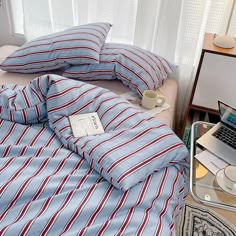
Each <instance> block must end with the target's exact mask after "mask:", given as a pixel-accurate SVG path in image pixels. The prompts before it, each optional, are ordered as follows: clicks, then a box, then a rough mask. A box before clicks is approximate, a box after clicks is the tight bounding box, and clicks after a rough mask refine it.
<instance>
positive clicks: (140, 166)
mask: <svg viewBox="0 0 236 236" xmlns="http://www.w3.org/2000/svg"><path fill="white" fill-rule="evenodd" d="M182 145H183V143H177V144H174V145H172V146H170V147H168V148H166V149H164V150H162V151H160V152H158V153H157V154H156V155H153V156H151V157H150V158H148V159H146V160H144V161H142V162H140V163H139V164H137V165H136V166H134V167H132V168H130V169H129V170H128V171H126V172H125V173H124V174H122V175H121V176H120V177H119V178H118V180H117V183H120V182H122V181H123V180H124V179H125V178H126V177H127V176H129V175H130V174H132V173H133V172H135V171H137V170H138V169H140V168H142V167H143V166H145V165H148V164H149V163H151V162H152V161H153V160H154V159H156V158H158V157H160V156H162V155H164V154H166V153H168V152H169V151H172V150H174V149H176V148H178V147H179V146H182Z"/></svg>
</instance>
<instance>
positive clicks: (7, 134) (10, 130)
mask: <svg viewBox="0 0 236 236" xmlns="http://www.w3.org/2000/svg"><path fill="white" fill-rule="evenodd" d="M15 128H16V123H13V124H12V125H11V126H10V128H9V130H8V132H7V133H6V134H5V135H4V138H3V139H2V140H1V142H0V144H3V143H5V142H6V141H7V139H8V138H9V137H10V136H11V134H12V133H13V131H14V129H15Z"/></svg>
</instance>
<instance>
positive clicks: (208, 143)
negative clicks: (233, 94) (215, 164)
mask: <svg viewBox="0 0 236 236" xmlns="http://www.w3.org/2000/svg"><path fill="white" fill-rule="evenodd" d="M218 106H219V113H220V122H219V123H217V124H216V125H215V126H214V127H213V128H211V129H210V130H209V131H207V132H206V133H205V134H204V135H202V136H201V137H200V138H199V139H198V140H197V143H198V144H200V145H201V146H203V147H204V148H206V149H207V150H208V151H210V152H212V153H213V154H215V155H216V156H218V157H220V158H221V159H222V160H224V161H226V162H228V163H229V164H230V165H236V109H235V108H232V107H230V106H229V105H227V104H225V103H223V102H221V101H218Z"/></svg>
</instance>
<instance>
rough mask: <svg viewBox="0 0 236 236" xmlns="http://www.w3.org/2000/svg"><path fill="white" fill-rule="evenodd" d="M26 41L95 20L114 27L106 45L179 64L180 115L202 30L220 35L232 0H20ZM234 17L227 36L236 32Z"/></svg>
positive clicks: (181, 114) (191, 79) (193, 71)
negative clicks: (146, 52) (131, 46)
mask: <svg viewBox="0 0 236 236" xmlns="http://www.w3.org/2000/svg"><path fill="white" fill-rule="evenodd" d="M22 3H23V12H24V32H25V36H26V39H27V40H30V39H32V38H34V37H37V36H41V35H44V34H49V33H51V32H56V31H60V30H63V29H66V28H67V27H70V26H74V25H80V24H86V23H91V22H96V21H106V22H110V23H112V24H113V27H112V30H111V32H110V34H109V36H108V41H110V42H121V43H128V44H134V45H137V46H140V47H142V48H145V49H147V50H150V51H153V52H155V53H157V54H159V55H161V56H164V57H166V58H167V59H168V60H170V61H171V62H173V63H175V64H176V65H178V67H179V69H178V71H179V73H178V75H177V80H178V83H179V88H180V90H179V100H178V103H179V105H178V117H179V121H181V118H182V116H183V112H184V110H183V108H184V107H185V106H183V104H185V105H186V103H187V101H188V96H189V93H190V91H191V89H190V88H191V84H192V81H193V78H194V74H195V71H196V67H197V64H198V60H199V57H200V52H201V45H202V40H203V37H204V32H210V33H218V34H220V33H222V34H224V32H225V28H226V24H227V19H228V15H229V12H230V6H231V4H232V0H175V1H173V0H87V1H84V0H40V1H38V0H22ZM234 19H235V16H234V15H233V20H232V24H231V27H230V34H231V35H232V36H234V35H235V33H236V24H235V23H234V22H235V20H234Z"/></svg>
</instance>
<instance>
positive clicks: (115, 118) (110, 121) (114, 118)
mask: <svg viewBox="0 0 236 236" xmlns="http://www.w3.org/2000/svg"><path fill="white" fill-rule="evenodd" d="M129 109H132V107H126V108H125V109H123V110H121V111H120V112H119V113H117V114H116V115H115V116H114V117H113V118H112V119H111V120H109V122H108V123H107V124H106V126H105V127H104V130H107V129H108V128H107V127H108V126H109V125H111V124H112V122H113V121H114V120H117V119H118V117H119V116H121V115H122V114H123V113H124V112H126V111H127V110H129Z"/></svg>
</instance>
